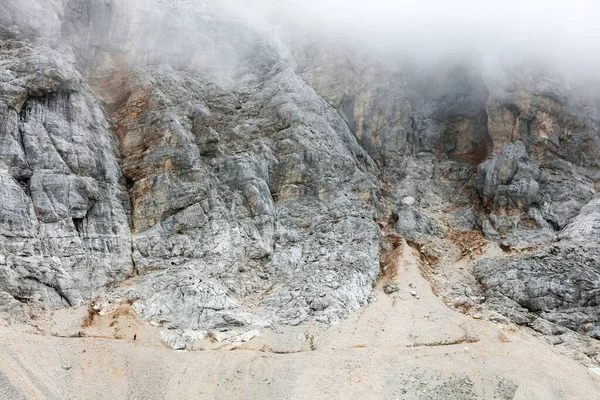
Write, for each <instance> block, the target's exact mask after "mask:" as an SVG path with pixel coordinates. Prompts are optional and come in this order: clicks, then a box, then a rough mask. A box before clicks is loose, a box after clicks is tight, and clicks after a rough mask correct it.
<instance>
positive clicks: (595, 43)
mask: <svg viewBox="0 0 600 400" xmlns="http://www.w3.org/2000/svg"><path fill="white" fill-rule="evenodd" d="M227 2H228V3H229V5H230V6H232V7H233V8H234V9H236V10H237V11H238V13H240V14H244V15H246V16H252V17H253V18H255V17H260V18H263V20H265V21H268V22H267V23H269V24H274V25H278V24H285V25H288V27H287V29H288V30H294V29H295V30H299V31H306V30H307V29H308V30H312V31H318V32H320V33H321V34H325V35H338V36H339V35H344V36H346V37H347V38H350V39H351V40H356V41H357V42H361V43H362V44H363V45H365V46H367V47H369V48H373V49H376V50H379V51H386V52H390V53H392V54H394V55H396V56H399V57H404V58H409V59H411V58H412V59H413V61H417V60H419V61H425V62H426V61H429V60H436V59H439V58H441V57H445V56H447V55H452V54H455V53H465V52H469V53H475V54H478V55H479V56H481V57H482V61H484V62H486V63H488V64H494V63H503V64H512V63H518V62H522V61H544V62H547V63H549V64H553V65H555V66H556V67H560V68H562V69H564V70H567V71H569V72H570V74H571V75H572V74H574V75H577V74H584V75H588V76H590V77H593V76H597V75H599V72H598V71H599V68H600V0H564V1H557V0H546V1H543V0H521V1H519V0H501V1H498V0H491V1H486V0H408V1H386V0H308V1H307V0H304V1H301V0H245V1H244V0H227ZM292 21H293V25H291V22H292ZM352 38H354V39H352Z"/></svg>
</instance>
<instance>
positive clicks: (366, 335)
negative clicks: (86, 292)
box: [0, 242, 600, 400]
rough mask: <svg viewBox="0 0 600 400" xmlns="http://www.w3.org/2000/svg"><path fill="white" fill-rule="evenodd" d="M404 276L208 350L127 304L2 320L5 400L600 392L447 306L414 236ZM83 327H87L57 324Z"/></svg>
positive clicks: (565, 362) (496, 328)
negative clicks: (310, 317) (173, 339)
mask: <svg viewBox="0 0 600 400" xmlns="http://www.w3.org/2000/svg"><path fill="white" fill-rule="evenodd" d="M396 281H397V283H398V286H399V287H400V291H399V292H397V293H394V294H392V295H390V296H388V295H385V294H384V293H383V292H382V291H381V288H378V290H377V301H376V302H375V303H373V304H372V305H370V306H368V307H366V308H365V309H364V310H363V311H361V312H359V313H356V314H354V315H353V316H351V318H350V319H348V320H347V321H345V322H343V323H341V324H339V325H337V326H334V327H330V328H323V327H318V326H309V327H306V326H305V327H297V328H281V329H279V330H278V331H277V332H275V331H264V332H262V334H261V336H259V337H256V338H255V339H253V340H251V341H249V342H247V343H244V344H241V345H232V344H226V345H224V344H220V343H210V342H208V341H206V342H202V343H197V344H196V346H195V348H198V349H200V348H203V349H204V350H198V351H174V350H171V349H168V348H167V347H166V346H165V345H164V344H163V343H162V341H161V339H160V337H159V335H158V332H159V328H155V327H153V326H151V325H149V324H147V323H145V322H142V321H140V320H139V319H138V318H137V317H136V316H135V315H134V314H133V313H132V312H131V311H130V309H129V307H128V306H127V305H123V306H122V307H121V308H120V309H119V310H118V311H117V315H116V317H115V315H113V314H110V315H105V316H103V317H97V318H96V319H94V322H93V324H92V325H91V326H89V327H86V328H85V329H84V328H81V327H80V326H81V321H82V318H83V316H84V315H85V314H86V310H69V311H60V312H55V313H53V314H52V316H48V317H47V319H44V318H42V319H40V321H39V323H38V326H39V328H38V333H37V334H36V333H35V330H34V329H33V328H31V327H16V326H8V325H7V324H4V325H2V326H0V398H1V399H10V400H12V399H15V400H20V399H61V400H62V399H513V398H514V399H528V400H529V399H541V400H550V399H578V400H579V399H581V400H588V399H589V400H593V399H600V376H598V375H596V374H594V373H593V372H592V371H591V370H590V369H588V368H586V367H584V366H582V365H580V364H579V363H577V362H575V361H573V360H571V359H570V358H568V357H566V356H564V355H562V354H560V353H558V352H557V351H556V350H555V349H554V348H552V346H550V345H548V344H546V343H543V342H541V341H540V340H539V339H536V338H533V337H531V336H529V335H527V334H525V333H523V332H522V331H521V330H519V329H517V328H515V327H513V326H511V325H498V324H494V323H491V322H486V321H481V320H475V319H473V318H471V317H469V316H466V315H463V314H460V313H457V312H455V311H452V310H450V309H449V308H447V307H446V306H445V305H444V303H443V302H442V301H441V300H440V299H439V298H438V297H436V296H435V295H434V294H433V293H432V291H431V287H430V284H429V282H428V281H427V280H425V279H424V278H423V277H422V275H421V273H420V271H419V261H418V259H417V254H416V252H415V251H414V250H413V249H412V248H410V247H409V246H407V245H406V243H404V242H403V243H402V246H401V247H400V249H399V250H398V273H397V278H396ZM409 285H412V287H409ZM410 291H415V292H416V293H417V295H418V298H417V296H412V295H411V294H410ZM110 325H112V326H110ZM78 330H84V331H85V334H86V337H83V338H78V337H76V338H67V337H59V336H52V335H51V334H50V333H53V334H54V335H60V336H69V335H71V334H76V333H77V331H78ZM134 332H135V333H137V334H138V340H137V341H135V342H134V341H133V340H132V336H133V333H134Z"/></svg>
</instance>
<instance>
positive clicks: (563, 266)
mask: <svg viewBox="0 0 600 400" xmlns="http://www.w3.org/2000/svg"><path fill="white" fill-rule="evenodd" d="M599 255H600V254H599V249H598V247H595V246H578V245H570V244H569V245H567V244H561V245H556V246H552V247H550V248H548V249H547V250H544V251H537V252H533V253H531V254H527V255H525V256H516V257H514V256H513V257H509V258H508V259H505V258H503V259H497V260H481V261H480V262H478V264H476V267H475V275H476V277H477V278H478V279H479V280H480V281H481V283H482V284H483V285H484V286H485V287H486V296H487V297H488V301H489V302H490V303H491V304H492V305H493V307H495V308H497V309H498V310H499V311H501V312H503V313H505V314H507V315H509V316H510V317H511V318H512V319H514V320H516V321H517V322H519V323H523V324H527V325H530V326H533V327H548V326H550V327H552V326H554V327H553V328H545V329H547V330H548V331H546V332H543V333H549V334H554V335H557V334H560V333H563V332H561V329H560V327H561V326H562V327H567V328H569V329H572V330H574V331H576V332H580V333H583V334H587V335H589V336H591V337H593V338H596V339H599V338H600V315H599V312H600V307H599V304H600V261H599V260H600V258H599Z"/></svg>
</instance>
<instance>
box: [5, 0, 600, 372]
mask: <svg viewBox="0 0 600 400" xmlns="http://www.w3.org/2000/svg"><path fill="white" fill-rule="evenodd" d="M41 3H42V2H39V1H35V0H30V1H27V2H21V1H19V2H17V1H9V0H7V1H3V2H2V4H0V180H1V183H2V184H1V185H0V198H1V203H0V312H1V313H2V315H3V316H5V317H8V318H11V319H13V320H20V321H24V320H26V319H27V318H28V315H27V314H28V309H29V307H30V306H32V305H38V304H43V305H45V306H47V307H73V306H78V305H82V304H91V303H92V302H94V301H98V302H111V303H121V302H126V301H127V302H131V303H133V308H134V310H135V311H136V312H137V313H138V314H139V315H140V316H142V317H143V318H146V319H148V320H150V321H153V322H155V323H157V324H160V325H161V326H163V327H165V328H170V329H174V330H179V332H182V331H184V330H202V331H210V330H214V329H231V328H236V329H240V330H249V329H251V328H253V327H262V326H269V325H274V324H292V325H296V324H300V323H303V322H308V321H318V322H322V323H326V324H328V323H332V322H335V321H339V320H341V319H343V318H346V317H347V316H348V315H349V313H351V312H353V311H357V310H358V309H359V308H360V307H361V306H363V305H365V304H366V303H367V302H369V300H370V298H371V292H372V288H373V287H374V285H375V284H376V282H377V280H378V279H387V278H386V271H385V268H384V264H385V263H384V261H385V254H386V253H387V252H389V251H391V250H393V249H394V246H396V245H397V243H398V241H397V240H395V239H394V238H397V237H399V236H400V237H403V238H405V239H407V240H408V241H409V242H410V243H411V244H412V245H413V246H414V247H415V248H418V249H419V251H420V254H421V257H422V260H423V262H424V263H425V265H427V266H428V268H429V271H428V273H429V274H430V278H431V280H432V282H433V283H434V284H435V285H436V286H437V287H439V290H440V295H441V296H443V297H444V300H446V301H447V303H449V304H450V305H452V306H454V307H457V308H460V309H461V310H462V311H464V312H467V313H469V312H470V313H480V312H482V310H489V311H490V312H491V313H492V314H489V315H492V317H494V318H498V316H497V315H496V314H493V313H494V312H499V313H500V314H502V315H504V316H505V317H508V318H511V319H512V320H513V321H515V322H517V323H520V324H525V325H528V326H530V327H532V328H533V329H536V330H537V331H539V332H542V333H543V334H546V335H549V336H556V335H562V334H563V333H564V332H567V331H568V333H573V334H575V333H576V336H575V337H576V338H578V339H577V340H582V339H581V337H582V336H577V335H589V336H591V337H595V338H598V337H599V333H598V332H599V329H600V314H599V313H598V305H599V304H598V302H599V299H600V298H599V296H600V277H599V274H600V261H599V260H600V259H599V258H598V257H595V256H593V255H594V254H596V253H597V246H598V242H599V240H600V236H599V232H600V215H599V213H598V196H597V194H596V191H597V188H598V182H600V172H599V171H600V170H599V167H600V101H599V99H598V97H597V95H594V94H593V91H591V90H588V88H585V87H582V86H578V85H577V83H574V82H572V81H570V80H569V79H568V78H567V77H562V76H560V75H559V74H556V73H554V72H551V71H547V70H545V69H540V68H539V66H536V65H534V64H531V65H529V64H527V65H519V66H518V67H511V68H506V69H505V70H504V71H503V73H502V74H490V73H489V72H488V71H486V70H485V69H484V68H483V67H481V66H479V65H477V63H472V62H470V61H469V60H463V59H452V60H448V61H447V62H444V63H442V64H440V65H432V66H429V67H428V68H426V69H417V68H414V66H410V65H404V64H403V63H402V62H400V61H398V60H394V59H392V58H388V59H386V58H385V57H382V56H381V55H378V56H377V57H375V56H374V55H372V54H371V53H369V52H367V51H365V50H361V49H357V48H355V47H353V46H350V45H342V44H339V43H337V42H336V41H331V42H327V41H321V40H319V39H315V38H314V37H312V36H298V35H292V34H291V33H290V32H289V31H285V28H281V27H279V30H278V31H274V30H266V29H262V28H260V27H256V26H254V25H252V24H251V23H249V22H247V21H246V20H244V19H242V18H241V17H240V16H237V15H235V14H234V13H232V12H231V11H230V10H228V9H226V8H224V7H222V6H221V5H220V4H219V2H212V1H205V2H186V1H180V2H176V1H159V0H155V1H149V2H135V1H125V2H117V1H114V2H113V1H110V0H105V1H89V0H87V1H86V0H68V1H59V2H52V3H51V6H48V7H46V6H44V7H42V5H41ZM36 13H37V14H40V13H41V14H43V15H44V18H30V17H31V16H32V15H37V14H36ZM182 27H184V28H182ZM282 29H283V30H282ZM466 238H471V239H473V238H475V239H474V240H475V242H485V241H489V242H492V243H498V245H499V246H500V247H501V248H502V249H503V250H504V251H505V254H502V255H499V256H498V255H496V256H494V257H479V254H478V253H477V252H476V251H474V250H473V249H474V248H473V247H469V245H468V244H469V243H470V242H469V241H468V240H467V239H466ZM380 257H381V260H382V262H381V263H380ZM465 257H466V258H469V260H471V261H473V262H475V266H474V269H473V271H472V273H470V274H469V275H468V276H467V277H466V278H464V277H463V278H464V279H462V280H461V281H460V282H459V283H458V284H457V283H456V282H454V281H452V279H450V278H449V275H447V274H446V272H445V271H446V270H447V269H448V268H449V266H450V265H452V264H453V263H455V262H456V261H457V260H461V259H464V258H465ZM446 278H448V279H446ZM486 315H487V314H486ZM498 315H499V314H498ZM549 327H550V328H549ZM565 337H566V336H565ZM569 337H570V336H569ZM573 340H575V339H573ZM588 353H589V354H587V353H586V354H587V356H589V358H590V359H592V360H593V359H594V358H596V361H598V359H597V357H598V353H597V352H596V353H594V352H588Z"/></svg>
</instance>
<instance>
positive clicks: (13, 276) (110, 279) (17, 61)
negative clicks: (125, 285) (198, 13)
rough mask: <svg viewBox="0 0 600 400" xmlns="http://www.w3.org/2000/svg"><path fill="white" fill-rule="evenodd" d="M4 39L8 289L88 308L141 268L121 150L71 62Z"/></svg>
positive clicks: (2, 232)
mask: <svg viewBox="0 0 600 400" xmlns="http://www.w3.org/2000/svg"><path fill="white" fill-rule="evenodd" d="M2 35H3V36H2V37H3V39H2V47H1V49H0V58H1V60H2V72H1V78H0V79H1V82H0V85H1V86H0V92H1V103H0V121H2V122H1V123H0V143H1V146H0V147H1V150H0V152H1V155H0V168H1V170H0V181H1V182H2V185H1V188H0V192H1V194H0V198H1V199H2V203H1V204H2V206H1V207H0V249H1V250H0V252H1V253H2V256H1V258H0V274H1V279H0V290H2V291H4V292H5V293H8V294H10V295H11V296H12V297H13V298H14V299H16V300H18V301H24V302H29V301H40V302H43V303H45V304H48V305H51V306H76V305H81V304H83V303H84V302H85V301H87V300H89V299H91V298H93V297H95V296H97V295H99V294H100V293H101V292H102V291H103V290H104V289H105V288H106V287H107V286H108V285H110V284H112V283H115V282H121V281H123V280H124V279H125V278H126V277H127V275H128V274H129V273H131V271H132V269H133V267H132V263H131V237H130V231H129V198H128V195H127V192H126V190H125V186H124V183H125V181H124V179H123V176H122V174H121V168H120V166H119V156H118V150H117V147H116V143H115V140H114V138H113V135H112V133H111V132H110V130H109V126H108V123H107V121H106V118H105V116H104V113H103V110H102V107H101V105H100V102H99V101H98V100H97V99H96V97H95V96H94V95H93V94H92V93H91V91H90V90H89V88H88V87H87V86H86V85H85V83H83V79H82V77H81V75H80V74H79V73H78V72H77V71H76V70H75V68H74V67H73V66H72V64H71V60H69V59H68V58H66V56H65V55H64V54H62V53H60V52H58V51H56V50H54V49H51V48H47V47H45V46H43V45H33V44H31V43H28V42H26V41H25V40H24V39H22V38H19V37H16V36H13V35H12V34H11V33H8V32H6V31H3V33H2Z"/></svg>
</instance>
